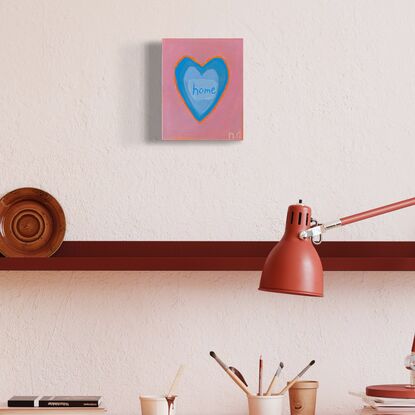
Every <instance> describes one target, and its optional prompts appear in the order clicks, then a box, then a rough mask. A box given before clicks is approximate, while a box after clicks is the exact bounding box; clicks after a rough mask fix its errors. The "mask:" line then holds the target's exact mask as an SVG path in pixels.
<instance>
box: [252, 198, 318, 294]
mask: <svg viewBox="0 0 415 415" xmlns="http://www.w3.org/2000/svg"><path fill="white" fill-rule="evenodd" d="M310 222H311V208H310V207H308V206H305V205H303V204H297V205H291V206H289V207H288V212H287V221H286V226H285V233H284V236H283V237H282V239H281V241H280V242H278V243H277V244H276V246H275V247H274V248H273V249H272V250H271V252H270V253H269V255H268V257H267V259H266V261H265V264H264V268H263V271H262V276H261V282H260V284H259V289H260V290H261V291H271V292H278V293H286V294H297V295H308V296H315V297H322V296H323V267H322V265H321V260H320V257H319V255H318V253H317V251H316V249H315V248H314V246H313V243H312V242H311V240H310V239H309V238H307V239H305V240H303V239H300V238H299V236H298V234H299V233H300V232H301V231H303V230H306V229H308V228H309V227H310Z"/></svg>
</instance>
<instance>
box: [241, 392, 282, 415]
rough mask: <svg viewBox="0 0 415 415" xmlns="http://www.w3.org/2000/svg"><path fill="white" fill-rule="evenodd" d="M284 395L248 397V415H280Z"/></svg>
mask: <svg viewBox="0 0 415 415" xmlns="http://www.w3.org/2000/svg"><path fill="white" fill-rule="evenodd" d="M283 399H284V395H271V396H255V395H251V396H248V410H249V415H281V414H282V401H283Z"/></svg>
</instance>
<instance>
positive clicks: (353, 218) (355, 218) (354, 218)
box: [340, 197, 415, 226]
mask: <svg viewBox="0 0 415 415" xmlns="http://www.w3.org/2000/svg"><path fill="white" fill-rule="evenodd" d="M414 205H415V197H412V198H411V199H406V200H401V201H400V202H395V203H392V204H390V205H386V206H381V207H378V208H375V209H370V210H366V211H365V212H361V213H356V214H354V215H350V216H345V217H344V218H340V222H341V224H342V226H344V225H349V224H350V223H354V222H359V221H360V220H365V219H369V218H372V217H373V216H378V215H383V214H385V213H389V212H393V211H394V210H398V209H403V208H406V207H409V206H414Z"/></svg>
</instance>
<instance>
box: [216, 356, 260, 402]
mask: <svg viewBox="0 0 415 415" xmlns="http://www.w3.org/2000/svg"><path fill="white" fill-rule="evenodd" d="M209 354H210V355H211V356H212V357H213V358H214V359H215V360H216V361H217V362H218V363H219V366H221V367H222V369H223V370H224V371H225V372H226V373H227V374H228V375H229V377H230V378H231V379H232V380H233V381H234V382H235V383H236V384H237V385H238V386H239V387H240V388H241V389H242V390H243V391H244V392H245V393H246V394H247V395H248V396H252V393H251V392H250V391H249V389H248V388H247V387H246V386H245V385H244V383H243V382H242V381H241V380H240V379H239V378H238V376H236V375H235V373H233V372H232V371H231V370H230V369H229V367H228V366H227V365H226V364H225V363H224V362H222V360H221V359H219V357H218V356H216V353H215V352H210V353H209Z"/></svg>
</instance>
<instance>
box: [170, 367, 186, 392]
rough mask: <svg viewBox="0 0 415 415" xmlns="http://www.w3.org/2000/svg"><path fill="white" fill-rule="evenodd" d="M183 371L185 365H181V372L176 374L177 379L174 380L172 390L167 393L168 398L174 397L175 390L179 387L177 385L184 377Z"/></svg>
mask: <svg viewBox="0 0 415 415" xmlns="http://www.w3.org/2000/svg"><path fill="white" fill-rule="evenodd" d="M183 370H184V365H181V366H180V367H179V370H178V371H177V373H176V376H175V378H174V380H173V383H172V384H171V386H170V390H169V392H168V393H167V396H172V395H173V392H174V389H175V388H176V387H177V384H178V383H179V380H180V378H181V377H182V374H183Z"/></svg>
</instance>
